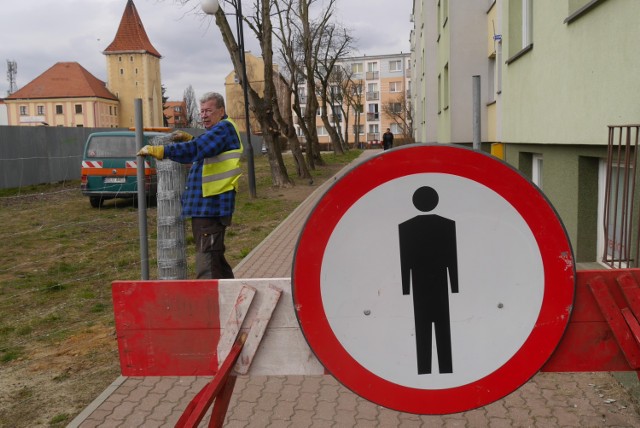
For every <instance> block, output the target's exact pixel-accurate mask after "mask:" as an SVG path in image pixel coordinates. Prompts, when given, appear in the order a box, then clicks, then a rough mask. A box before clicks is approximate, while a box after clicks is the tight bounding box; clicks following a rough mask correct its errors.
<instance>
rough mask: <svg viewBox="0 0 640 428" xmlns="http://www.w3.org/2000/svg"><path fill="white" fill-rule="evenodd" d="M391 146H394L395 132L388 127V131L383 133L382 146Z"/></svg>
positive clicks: (386, 148) (386, 147)
mask: <svg viewBox="0 0 640 428" xmlns="http://www.w3.org/2000/svg"><path fill="white" fill-rule="evenodd" d="M391 147H393V133H392V132H391V129H389V128H387V132H385V133H384V134H382V148H383V149H384V150H389V149H390V148H391Z"/></svg>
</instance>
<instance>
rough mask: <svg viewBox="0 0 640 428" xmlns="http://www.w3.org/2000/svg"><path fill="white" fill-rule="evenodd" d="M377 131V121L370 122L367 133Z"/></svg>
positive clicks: (378, 128)
mask: <svg viewBox="0 0 640 428" xmlns="http://www.w3.org/2000/svg"><path fill="white" fill-rule="evenodd" d="M378 132H380V125H378V124H377V123H372V124H370V125H369V133H371V134H377V133H378Z"/></svg>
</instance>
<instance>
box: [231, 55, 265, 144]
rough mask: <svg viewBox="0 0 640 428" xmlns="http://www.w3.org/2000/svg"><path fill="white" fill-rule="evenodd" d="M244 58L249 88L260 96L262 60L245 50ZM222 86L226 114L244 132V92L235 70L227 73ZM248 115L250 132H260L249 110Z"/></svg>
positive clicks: (257, 123)
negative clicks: (223, 88)
mask: <svg viewBox="0 0 640 428" xmlns="http://www.w3.org/2000/svg"><path fill="white" fill-rule="evenodd" d="M245 58H246V62H247V81H248V82H249V85H250V86H251V88H253V90H254V91H256V92H257V93H258V94H259V95H260V96H262V95H263V94H264V61H263V59H262V58H259V57H256V56H255V55H253V54H252V53H251V52H245ZM274 69H275V70H276V71H277V66H275V65H274ZM224 87H225V105H226V107H227V108H226V110H227V115H228V116H229V117H230V118H231V119H232V120H233V121H234V122H235V123H236V125H238V130H239V131H240V132H246V129H247V126H246V123H247V121H246V116H245V108H244V92H243V90H242V85H240V79H238V76H237V75H236V73H235V71H232V72H231V73H229V74H228V75H227V77H226V78H225V80H224ZM249 117H250V125H251V133H252V134H258V135H259V134H261V133H262V131H261V128H260V123H259V122H258V121H257V120H256V118H255V115H254V114H253V113H251V112H250V113H249Z"/></svg>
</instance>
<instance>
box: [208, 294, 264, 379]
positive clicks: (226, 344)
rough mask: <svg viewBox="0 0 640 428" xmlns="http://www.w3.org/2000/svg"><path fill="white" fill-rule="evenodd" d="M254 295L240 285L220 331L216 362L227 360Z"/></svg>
mask: <svg viewBox="0 0 640 428" xmlns="http://www.w3.org/2000/svg"><path fill="white" fill-rule="evenodd" d="M255 295H256V289H255V288H253V287H251V286H248V285H242V287H241V288H240V291H239V292H238V297H237V298H236V302H235V304H234V305H233V307H232V308H231V312H230V313H229V317H228V319H227V322H226V323H225V324H224V328H223V330H222V336H220V341H219V342H218V361H223V360H224V359H225V358H227V355H228V354H229V351H231V347H232V346H233V344H234V342H235V341H236V338H237V337H238V333H240V328H241V327H242V324H243V323H244V319H245V317H246V316H247V313H248V312H249V307H250V306H251V302H253V298H254V296H255ZM213 346H215V344H214V345H213ZM216 368H217V367H216Z"/></svg>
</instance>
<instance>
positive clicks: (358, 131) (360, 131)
mask: <svg viewBox="0 0 640 428" xmlns="http://www.w3.org/2000/svg"><path fill="white" fill-rule="evenodd" d="M353 133H354V134H360V135H362V134H364V125H353Z"/></svg>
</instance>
